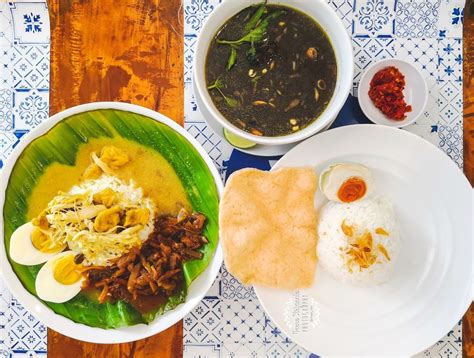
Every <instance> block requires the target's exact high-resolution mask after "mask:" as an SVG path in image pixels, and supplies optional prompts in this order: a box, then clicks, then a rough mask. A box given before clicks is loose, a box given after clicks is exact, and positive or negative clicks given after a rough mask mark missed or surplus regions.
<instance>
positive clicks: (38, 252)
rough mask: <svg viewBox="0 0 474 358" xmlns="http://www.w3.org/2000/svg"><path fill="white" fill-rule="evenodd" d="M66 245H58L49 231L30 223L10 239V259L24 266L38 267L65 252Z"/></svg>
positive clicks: (17, 230) (14, 233)
mask: <svg viewBox="0 0 474 358" xmlns="http://www.w3.org/2000/svg"><path fill="white" fill-rule="evenodd" d="M65 247H66V244H63V245H56V244H55V243H54V242H53V241H52V240H51V237H50V236H49V234H48V232H47V230H44V229H41V228H40V227H38V226H35V225H33V224H32V223H31V222H28V223H26V224H24V225H22V226H20V227H19V228H18V229H16V230H15V231H14V232H13V234H12V237H11V239H10V257H11V258H12V260H13V261H15V262H17V263H19V264H22V265H38V264H42V263H43V262H46V261H48V260H49V259H51V258H52V257H54V256H55V255H57V254H58V253H59V252H61V251H63V250H64V248H65Z"/></svg>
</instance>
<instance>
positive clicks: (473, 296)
mask: <svg viewBox="0 0 474 358" xmlns="http://www.w3.org/2000/svg"><path fill="white" fill-rule="evenodd" d="M350 127H356V128H357V129H362V128H363V127H370V128H375V130H376V131H379V133H378V134H376V133H374V135H377V136H380V135H381V134H382V133H381V132H387V131H399V133H403V134H404V135H406V136H407V138H410V140H411V141H416V142H418V144H419V145H421V146H424V147H425V148H428V147H430V148H431V149H434V150H435V152H436V155H437V156H438V159H440V160H442V161H443V162H444V163H445V165H446V166H448V167H451V168H452V169H451V172H452V173H453V174H452V175H451V176H455V177H456V182H457V184H459V186H465V188H466V190H465V191H466V192H467V191H469V190H470V189H471V186H470V184H469V182H468V180H467V178H466V177H465V176H463V178H461V175H459V176H457V175H454V173H455V172H456V171H459V172H460V169H459V168H458V167H457V166H456V165H455V164H454V162H453V161H452V160H450V159H449V158H448V157H447V156H446V154H445V153H443V152H442V151H441V150H440V149H439V148H437V147H435V146H434V145H432V144H431V143H429V142H427V141H425V140H424V139H423V138H421V137H419V136H417V135H415V134H413V133H410V132H407V131H404V130H400V129H397V128H394V127H388V126H375V125H373V124H357V125H350V126H343V127H340V128H335V129H331V130H330V131H328V132H325V133H321V134H319V135H333V134H334V132H340V131H347V130H348V128H350ZM397 135H399V134H397ZM300 145H304V142H303V143H300V144H299V145H298V146H300ZM298 146H296V147H295V148H293V149H292V150H297V149H298ZM283 158H284V157H283ZM283 158H282V159H283ZM282 159H280V160H279V161H278V162H277V163H276V164H275V165H274V166H273V167H272V170H276V169H278V168H279V167H280V166H281V165H282ZM460 173H461V174H462V172H460ZM473 194H474V192H473ZM467 200H469V199H467ZM471 212H472V202H471ZM468 230H471V234H472V228H471V229H468ZM472 255H473V253H472V245H471V261H472ZM472 263H473V262H471V264H472ZM473 279H474V277H473V274H472V273H471V281H467V282H466V287H465V291H466V292H465V295H463V296H462V297H455V299H456V300H457V304H456V308H457V310H456V311H455V312H453V313H452V315H451V319H450V322H448V323H447V324H446V327H442V328H441V329H439V328H437V329H436V331H437V333H438V334H436V336H437V337H432V338H431V339H426V338H425V339H424V341H423V342H422V343H421V344H420V343H419V340H418V339H417V342H416V346H412V347H410V348H409V350H410V352H409V353H408V352H406V353H404V355H403V356H405V355H410V356H411V355H415V354H417V353H420V352H422V351H423V350H424V349H426V348H428V347H430V346H431V345H433V344H435V343H436V342H437V341H438V340H439V339H440V338H442V336H443V335H444V334H446V333H447V332H448V331H449V330H450V329H451V328H452V327H454V326H455V324H456V323H457V322H458V321H459V319H460V317H462V315H463V314H464V313H465V312H466V310H467V309H468V308H469V305H470V304H471V301H474V291H473V290H472V288H473V287H474V284H473V281H472V280H473ZM254 289H255V293H256V295H257V298H258V300H259V301H260V303H261V304H262V307H263V309H264V310H265V312H266V313H267V314H268V315H269V316H270V318H272V314H270V313H269V312H270V311H269V309H268V302H265V300H262V293H261V292H259V289H260V287H259V286H254ZM261 289H263V290H265V289H266V288H265V287H261ZM264 294H265V293H264ZM272 319H274V318H272ZM274 320H275V319H274ZM279 328H280V329H282V331H283V332H284V333H285V334H286V335H288V336H289V337H290V338H291V339H292V340H293V341H295V342H296V343H297V344H299V345H300V346H302V347H305V346H306V348H307V349H309V347H308V346H307V345H306V344H305V342H303V341H301V340H300V339H299V338H298V337H295V335H293V334H291V332H290V331H289V330H288V328H287V327H284V326H283V325H279ZM314 339H317V337H314ZM412 343H413V342H412ZM315 353H316V354H318V352H315ZM319 354H323V356H329V355H331V353H328V352H319Z"/></svg>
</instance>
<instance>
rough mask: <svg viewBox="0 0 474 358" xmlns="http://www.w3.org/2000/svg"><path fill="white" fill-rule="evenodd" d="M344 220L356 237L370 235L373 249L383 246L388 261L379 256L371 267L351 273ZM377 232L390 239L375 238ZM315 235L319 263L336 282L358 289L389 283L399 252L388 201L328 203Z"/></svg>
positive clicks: (378, 199)
mask: <svg viewBox="0 0 474 358" xmlns="http://www.w3.org/2000/svg"><path fill="white" fill-rule="evenodd" d="M344 220H345V222H346V224H349V225H351V226H353V227H354V228H357V232H358V233H361V232H363V231H365V230H368V231H369V232H370V233H371V234H372V238H373V247H377V245H378V244H379V243H380V244H382V245H383V246H384V247H385V249H386V251H387V252H388V254H389V256H390V260H387V259H386V258H385V256H384V255H383V254H381V253H378V254H377V261H376V262H375V263H374V264H372V265H370V266H369V267H368V268H365V269H362V270H359V269H355V270H352V272H351V270H349V268H348V265H347V254H346V253H345V251H346V249H348V248H350V244H349V242H348V240H349V239H348V238H347V237H346V235H345V234H344V233H343V231H342V229H341V223H342V222H343V221H344ZM376 228H383V229H384V230H385V231H387V232H388V233H389V236H384V235H379V234H375V229H376ZM318 234H319V241H318V246H317V253H318V257H319V262H320V264H321V265H322V267H323V268H324V269H325V270H326V271H328V272H329V273H330V274H331V275H333V276H334V277H335V278H337V279H339V280H340V281H342V282H344V283H349V284H353V285H357V286H370V285H374V284H380V283H383V282H385V281H387V280H388V279H389V276H390V274H391V272H392V270H393V267H394V264H395V261H396V258H397V256H398V253H399V250H400V230H399V226H398V222H397V219H396V216H395V213H394V210H393V207H392V204H391V202H390V201H389V200H387V199H385V198H382V197H376V198H373V199H366V200H362V201H358V202H354V203H351V204H345V203H335V202H329V203H328V204H326V205H325V206H324V207H323V208H322V209H321V212H320V218H319V225H318ZM341 248H342V249H341Z"/></svg>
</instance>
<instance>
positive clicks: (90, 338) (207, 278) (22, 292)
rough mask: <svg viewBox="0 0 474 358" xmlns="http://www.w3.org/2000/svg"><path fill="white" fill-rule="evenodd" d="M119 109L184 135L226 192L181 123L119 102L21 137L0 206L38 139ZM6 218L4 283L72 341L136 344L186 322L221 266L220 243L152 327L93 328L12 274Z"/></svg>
mask: <svg viewBox="0 0 474 358" xmlns="http://www.w3.org/2000/svg"><path fill="white" fill-rule="evenodd" d="M109 108H110V109H117V110H122V111H126V112H132V113H137V114H140V115H143V116H146V117H149V118H151V119H152V120H156V121H158V122H161V123H163V124H165V125H167V126H168V127H170V128H171V129H173V130H174V131H176V132H178V133H179V134H180V135H182V136H183V137H184V138H185V139H186V140H187V141H188V142H189V143H190V144H191V145H192V146H193V147H194V148H195V149H196V150H197V151H198V152H199V154H200V155H201V157H202V158H203V160H204V161H205V162H206V164H207V167H208V168H209V171H210V172H211V173H212V176H213V178H214V183H215V185H216V188H217V191H218V193H219V196H220V195H221V194H222V191H223V184H222V180H221V178H220V175H219V173H218V172H217V169H216V167H215V166H214V164H213V162H212V159H211V158H210V157H209V156H208V155H207V153H206V151H205V150H204V148H202V146H201V145H200V144H199V143H198V142H197V141H196V140H195V139H194V138H193V136H191V135H190V134H189V133H188V132H186V130H185V129H184V128H183V127H181V126H180V125H179V124H177V123H175V122H173V121H172V120H171V119H169V118H167V117H165V116H164V115H162V114H160V113H158V112H155V111H152V110H149V109H146V108H143V107H140V106H136V105H132V104H128V103H119V102H97V103H89V104H84V105H80V106H77V107H73V108H69V109H67V110H65V111H63V112H60V113H58V114H55V115H54V116H52V117H51V118H49V119H48V120H47V121H45V122H43V123H41V124H40V125H38V126H37V127H36V128H35V129H34V130H33V131H31V132H30V133H29V134H28V135H27V136H26V137H25V138H22V140H21V142H20V143H19V144H18V146H17V147H16V148H15V149H14V150H13V152H12V153H11V155H10V157H9V158H8V160H7V162H6V164H5V167H4V168H3V170H2V175H1V178H2V181H1V190H0V206H1V207H2V208H3V205H4V203H5V190H6V188H7V184H8V182H9V178H10V174H11V172H12V169H13V167H14V165H15V163H16V161H17V159H18V158H19V156H20V155H21V153H22V152H23V150H24V149H25V148H26V147H27V146H28V145H29V144H30V143H31V142H32V141H33V140H34V139H36V138H38V137H40V136H42V135H44V134H45V133H46V132H48V131H49V130H50V129H51V128H52V127H54V126H55V125H56V124H57V123H59V122H60V121H62V120H64V119H66V118H68V117H70V116H72V115H75V114H78V113H83V112H89V111H94V110H97V109H109ZM3 225H4V223H3V215H1V217H0V232H1V240H0V268H1V274H2V276H3V280H4V282H5V284H6V285H7V287H8V289H9V290H10V291H11V292H12V293H13V295H14V296H15V297H16V298H17V299H18V301H20V303H21V304H22V305H23V306H25V307H26V309H27V310H28V311H30V312H31V313H32V314H33V315H34V316H36V318H38V319H39V320H40V321H41V322H43V323H44V324H45V325H47V326H48V327H50V328H52V329H54V330H55V331H57V332H59V333H61V334H64V335H66V336H69V337H71V338H75V339H79V340H82V341H86V342H93V343H114V344H115V343H125V342H131V341H136V340H138V339H143V338H146V337H150V336H152V335H154V334H157V333H159V332H162V331H164V330H165V329H167V328H168V327H170V326H172V325H173V324H175V323H176V322H178V321H179V320H181V319H183V317H184V316H185V315H187V314H188V313H189V312H190V311H191V310H192V309H193V308H194V307H195V306H196V305H197V304H198V303H199V302H200V301H201V300H202V298H203V297H204V295H205V294H206V292H207V291H209V288H210V287H211V285H212V283H213V282H214V280H215V278H216V276H217V274H218V272H219V269H220V267H221V265H222V248H221V244H220V242H219V244H218V246H217V249H216V252H215V253H214V256H213V257H212V259H211V261H210V262H209V265H208V266H207V268H206V270H205V271H204V272H203V273H202V274H201V275H199V277H197V278H196V279H195V280H194V281H193V282H192V284H191V285H190V286H189V288H188V293H187V296H186V301H185V302H184V303H182V304H180V305H178V306H177V307H176V308H175V309H173V310H170V311H168V312H165V313H164V314H163V315H161V316H158V317H157V318H156V319H155V320H154V321H153V322H151V323H150V324H148V325H146V324H137V325H134V326H128V327H121V328H116V329H102V328H96V327H90V326H87V325H85V324H81V323H76V322H74V321H72V320H70V319H68V318H66V317H63V316H61V315H59V314H56V313H55V312H54V311H53V310H52V309H50V308H49V307H48V306H46V305H45V304H43V303H42V302H41V301H40V300H39V299H38V298H37V297H35V296H33V295H32V294H31V293H29V292H28V291H27V290H26V289H25V288H24V287H23V285H22V283H21V282H20V280H19V278H18V277H17V276H16V274H15V272H14V271H13V269H12V267H11V265H10V262H9V261H8V258H7V253H6V250H5V241H4V237H3V235H4V234H3V233H4V231H3Z"/></svg>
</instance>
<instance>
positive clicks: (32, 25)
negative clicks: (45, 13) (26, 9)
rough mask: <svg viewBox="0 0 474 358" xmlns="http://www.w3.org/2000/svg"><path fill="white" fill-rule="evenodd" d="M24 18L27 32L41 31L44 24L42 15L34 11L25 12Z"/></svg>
mask: <svg viewBox="0 0 474 358" xmlns="http://www.w3.org/2000/svg"><path fill="white" fill-rule="evenodd" d="M23 19H24V24H25V25H26V26H25V31H26V32H32V33H35V32H41V30H42V29H41V25H43V22H42V21H41V16H40V15H35V14H33V13H30V14H24V15H23Z"/></svg>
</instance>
